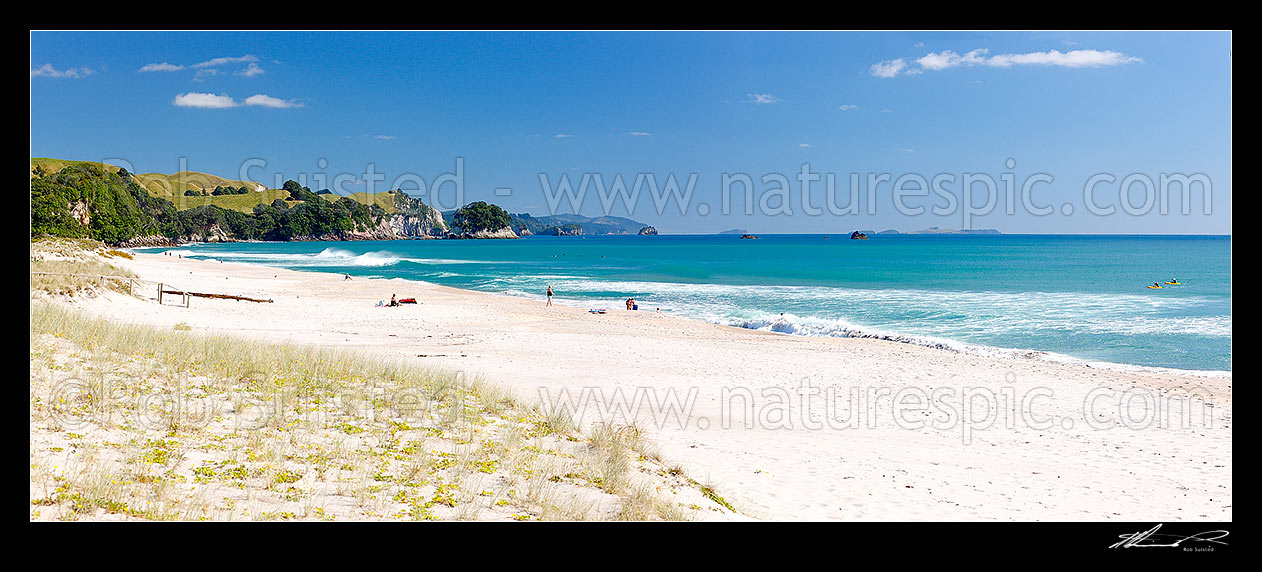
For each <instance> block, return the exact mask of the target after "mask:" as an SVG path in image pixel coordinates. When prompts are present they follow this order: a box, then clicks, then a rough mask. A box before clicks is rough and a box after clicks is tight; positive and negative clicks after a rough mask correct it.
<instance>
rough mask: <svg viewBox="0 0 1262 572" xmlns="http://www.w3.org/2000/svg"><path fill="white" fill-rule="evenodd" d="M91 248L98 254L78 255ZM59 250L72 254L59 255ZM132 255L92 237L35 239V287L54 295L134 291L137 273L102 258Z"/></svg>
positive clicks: (33, 276)
mask: <svg viewBox="0 0 1262 572" xmlns="http://www.w3.org/2000/svg"><path fill="white" fill-rule="evenodd" d="M88 248H97V249H99V250H98V251H97V253H96V256H94V257H91V258H89V257H85V256H78V255H75V254H77V253H80V252H84V251H86V249H88ZM58 251H62V252H65V253H67V254H70V255H69V256H59V255H58V254H57V252H58ZM114 257H119V258H130V257H131V255H130V254H128V253H126V252H122V251H118V250H105V249H104V248H103V247H100V246H99V245H97V244H94V243H92V241H82V240H75V239H53V240H45V241H42V242H40V243H39V244H38V245H37V244H36V241H32V252H31V269H30V271H31V291H32V292H33V293H35V292H40V293H44V294H49V295H54V296H77V295H81V294H85V293H87V294H89V295H91V294H94V293H95V292H97V291H98V290H114V291H116V292H130V289H131V284H130V280H131V279H134V278H135V277H136V275H135V273H133V272H131V271H130V270H127V269H124V268H118V267H116V266H113V265H111V264H108V263H106V262H103V261H102V260H101V259H109V258H114Z"/></svg>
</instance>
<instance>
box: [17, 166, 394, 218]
mask: <svg viewBox="0 0 1262 572" xmlns="http://www.w3.org/2000/svg"><path fill="white" fill-rule="evenodd" d="M71 165H94V166H96V167H99V168H101V169H103V170H105V171H106V172H109V173H116V172H118V167H116V166H114V165H109V164H106V163H97V162H93V161H70V160H66V159H51V158H47V157H36V158H32V159H31V177H32V178H34V177H35V169H36V167H43V169H44V171H45V172H48V173H55V172H57V171H60V170H61V169H64V168H66V167H68V166H71ZM132 179H133V180H135V181H136V183H137V184H139V185H140V186H141V187H143V188H144V189H145V190H146V191H149V194H150V195H152V196H155V197H162V198H165V199H167V200H169V201H171V202H172V203H173V204H175V208H176V209H178V210H181V211H183V210H189V209H194V208H197V207H201V206H206V205H215V206H217V207H222V208H225V209H228V210H232V211H237V212H242V213H250V212H251V211H253V209H254V207H255V206H257V205H260V204H271V203H272V201H274V200H276V199H285V198H287V197H289V193H288V192H286V191H284V190H282V189H267V188H266V186H265V185H262V184H260V183H256V182H254V181H234V180H232V179H225V178H223V177H219V176H215V175H211V174H207V173H199V172H197V171H180V172H179V173H174V174H170V175H167V174H163V173H139V174H138V173H132ZM215 187H247V188H250V189H256V190H255V191H252V192H250V193H246V194H243V195H219V196H213V195H211V196H204V197H203V196H184V192H185V191H188V190H194V191H199V192H200V191H203V190H204V191H206V192H207V193H209V192H211V191H213V190H214V189H215ZM257 189H263V190H261V191H259V190H257ZM319 196H320V197H322V198H324V199H325V200H328V201H336V200H338V199H339V198H341V197H342V196H343V195H336V194H335V195H319ZM346 196H347V197H349V198H350V199H352V200H354V201H356V202H359V203H363V204H365V205H374V204H375V205H377V206H379V207H381V208H382V209H383V210H385V211H386V212H387V213H394V212H397V211H398V208H396V207H395V204H394V203H395V199H394V195H392V194H390V193H372V194H369V193H351V194H350V195H346ZM299 202H301V201H291V202H290V204H291V205H294V204H298V203H299Z"/></svg>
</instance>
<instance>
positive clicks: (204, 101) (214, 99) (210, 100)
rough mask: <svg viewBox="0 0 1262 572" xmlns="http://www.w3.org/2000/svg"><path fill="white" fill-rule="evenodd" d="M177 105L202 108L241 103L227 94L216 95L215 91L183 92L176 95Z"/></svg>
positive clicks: (217, 107) (220, 107)
mask: <svg viewBox="0 0 1262 572" xmlns="http://www.w3.org/2000/svg"><path fill="white" fill-rule="evenodd" d="M172 103H174V104H175V105H176V106H177V107H199V108H202V109H227V108H229V107H236V106H237V105H239V104H238V103H237V102H236V100H234V99H232V98H231V97H228V96H227V95H215V94H213V93H197V92H189V93H181V94H179V95H177V96H175V101H173V102H172Z"/></svg>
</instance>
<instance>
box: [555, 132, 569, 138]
mask: <svg viewBox="0 0 1262 572" xmlns="http://www.w3.org/2000/svg"><path fill="white" fill-rule="evenodd" d="M570 137H573V135H570V134H569V133H557V134H556V136H555V137H554V138H555V139H569V138H570Z"/></svg>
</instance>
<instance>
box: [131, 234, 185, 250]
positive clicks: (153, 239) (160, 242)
mask: <svg viewBox="0 0 1262 572" xmlns="http://www.w3.org/2000/svg"><path fill="white" fill-rule="evenodd" d="M180 244H181V243H180V241H178V240H173V239H170V238H167V237H165V236H162V235H157V234H154V235H149V236H137V237H136V238H132V239H128V240H124V241H122V242H120V243H118V245H117V246H119V247H121V248H150V247H155V246H179V245H180Z"/></svg>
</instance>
